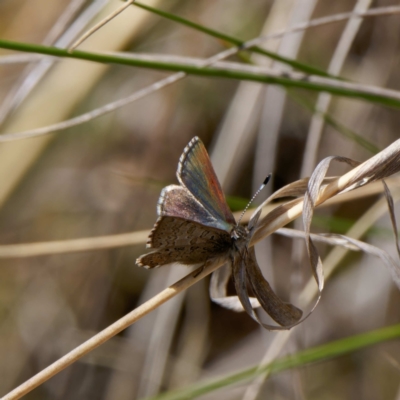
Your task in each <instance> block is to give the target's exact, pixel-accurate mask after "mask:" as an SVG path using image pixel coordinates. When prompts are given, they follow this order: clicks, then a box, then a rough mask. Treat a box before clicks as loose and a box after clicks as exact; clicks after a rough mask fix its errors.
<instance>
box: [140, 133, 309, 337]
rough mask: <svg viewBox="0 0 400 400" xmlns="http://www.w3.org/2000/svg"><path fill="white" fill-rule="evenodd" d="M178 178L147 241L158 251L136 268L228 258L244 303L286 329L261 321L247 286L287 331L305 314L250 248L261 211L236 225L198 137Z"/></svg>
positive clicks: (163, 194)
mask: <svg viewBox="0 0 400 400" xmlns="http://www.w3.org/2000/svg"><path fill="white" fill-rule="evenodd" d="M176 175H177V178H178V181H179V183H180V185H170V186H167V187H165V188H164V189H163V190H162V192H161V195H160V198H159V201H158V206H157V213H158V219H157V221H156V223H155V225H154V227H153V229H152V231H151V232H150V235H149V238H148V241H147V247H148V248H151V249H154V251H152V252H150V253H148V254H144V255H142V256H140V257H139V258H138V259H137V261H136V262H137V264H138V265H139V266H141V267H145V268H157V267H160V266H163V265H166V264H171V263H181V264H185V265H194V264H201V263H203V264H204V263H206V262H207V261H210V260H212V259H214V258H216V257H221V256H223V257H225V258H226V261H227V262H228V263H229V264H230V265H231V268H232V271H233V278H234V283H235V288H236V292H237V294H238V297H239V300H240V302H241V304H242V306H243V308H244V310H245V311H246V312H247V313H248V314H249V315H250V316H251V317H252V318H253V319H255V320H256V321H257V322H259V323H260V324H261V325H263V326H264V327H266V328H267V329H282V328H281V327H275V326H272V325H269V324H264V323H263V322H261V321H260V319H259V317H258V316H257V314H256V313H255V312H254V310H253V305H254V304H253V305H252V302H251V301H250V298H249V294H248V286H250V287H251V289H252V291H253V293H254V294H255V296H256V297H257V299H258V302H259V304H260V305H261V306H262V308H263V309H264V310H265V311H266V312H267V313H268V314H269V315H270V316H271V318H272V319H274V320H275V321H276V322H278V323H279V324H280V325H281V326H283V327H284V329H287V327H291V326H293V325H295V324H297V323H298V322H299V320H300V318H301V316H302V311H301V310H299V309H298V308H297V307H295V306H294V305H292V304H289V303H284V302H283V301H282V300H281V299H280V298H279V297H278V296H277V295H276V294H275V293H274V292H273V291H272V289H271V287H270V286H269V284H268V282H267V281H266V280H265V278H264V277H263V275H262V272H261V270H260V268H259V266H258V264H257V261H256V258H255V252H254V248H249V242H250V239H251V238H252V236H253V234H254V232H255V227H256V224H257V221H258V218H259V216H260V213H261V210H260V211H259V212H257V213H256V214H255V215H253V216H252V218H251V219H250V222H249V224H248V226H247V227H244V226H242V225H239V224H237V223H236V221H235V218H234V216H233V214H232V212H231V210H230V209H229V207H228V204H227V202H226V199H225V196H224V193H223V191H222V189H221V186H220V184H219V181H218V179H217V176H216V174H215V171H214V168H213V166H212V164H211V161H210V158H209V156H208V153H207V150H206V148H205V146H204V144H203V143H202V141H201V140H200V139H199V138H198V137H194V138H193V139H192V140H191V141H190V142H189V144H188V145H187V146H186V147H185V149H184V151H183V154H182V155H181V157H180V159H179V165H178V170H177V174H176ZM214 274H215V273H214ZM216 276H218V275H216ZM224 279H225V278H224Z"/></svg>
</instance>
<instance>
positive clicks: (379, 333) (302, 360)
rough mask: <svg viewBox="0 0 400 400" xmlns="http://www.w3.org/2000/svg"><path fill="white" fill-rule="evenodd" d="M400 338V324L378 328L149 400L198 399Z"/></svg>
mask: <svg viewBox="0 0 400 400" xmlns="http://www.w3.org/2000/svg"><path fill="white" fill-rule="evenodd" d="M399 337H400V324H397V325H393V326H389V327H387V328H382V329H378V330H375V331H372V332H367V333H363V334H360V335H355V336H352V337H349V338H346V339H341V340H337V341H334V342H330V343H328V344H324V345H321V346H316V347H313V348H311V349H308V350H304V351H300V352H298V353H297V354H293V355H291V356H287V357H283V358H281V359H279V360H276V361H273V362H271V363H269V364H267V365H264V366H254V367H251V368H247V369H244V370H242V371H240V372H236V373H234V374H231V375H228V376H225V377H223V378H220V379H216V380H214V381H210V382H204V383H202V384H197V385H193V386H191V387H188V388H186V389H181V390H176V391H173V392H168V393H165V394H161V395H158V396H155V397H152V398H151V399H147V400H184V399H194V398H196V397H198V396H201V395H204V394H207V393H211V392H213V391H215V390H217V389H221V388H224V387H226V386H229V385H233V384H237V383H239V382H241V381H244V380H248V379H252V378H255V377H256V376H258V375H262V374H265V373H266V372H269V373H270V374H274V373H277V372H281V371H285V370H287V369H290V368H297V367H302V366H304V365H307V364H309V363H313V362H316V361H323V360H328V359H331V358H333V357H338V356H342V355H345V354H349V353H352V352H354V351H357V350H360V349H363V348H365V347H368V346H372V345H374V344H377V343H380V342H384V341H387V340H392V339H396V338H399Z"/></svg>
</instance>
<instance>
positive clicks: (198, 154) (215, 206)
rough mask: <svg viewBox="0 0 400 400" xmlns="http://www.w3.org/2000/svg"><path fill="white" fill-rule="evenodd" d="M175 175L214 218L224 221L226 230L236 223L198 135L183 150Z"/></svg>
mask: <svg viewBox="0 0 400 400" xmlns="http://www.w3.org/2000/svg"><path fill="white" fill-rule="evenodd" d="M177 177H178V180H179V182H180V183H181V184H182V185H183V186H185V187H186V188H187V189H188V190H189V191H190V193H192V194H193V196H194V197H195V198H196V199H197V200H198V201H199V202H200V203H201V204H202V205H203V206H204V208H205V209H206V210H207V211H208V212H209V213H210V214H211V215H212V216H213V217H214V218H215V219H217V220H220V221H224V222H225V223H226V225H227V228H226V229H227V230H228V229H229V228H228V227H229V226H231V225H235V224H236V222H235V219H234V218H233V215H232V212H231V210H230V209H229V207H228V204H227V203H226V200H225V196H224V193H223V192H222V189H221V186H220V184H219V182H218V179H217V176H216V175H215V172H214V168H213V166H212V164H211V161H210V158H209V156H208V154H207V150H206V148H205V147H204V145H203V143H202V141H201V140H200V139H199V138H198V137H194V138H193V139H192V140H191V141H190V142H189V144H188V145H187V146H186V148H185V150H184V151H183V154H182V156H181V158H180V160H179V166H178V171H177Z"/></svg>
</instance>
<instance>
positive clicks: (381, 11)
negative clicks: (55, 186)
mask: <svg viewBox="0 0 400 400" xmlns="http://www.w3.org/2000/svg"><path fill="white" fill-rule="evenodd" d="M125 5H126V4H124V6H125ZM121 8H122V7H121ZM124 9H125V8H124ZM117 11H118V10H117ZM122 11H123V10H122ZM122 11H121V12H122ZM396 13H400V6H391V7H380V8H375V9H372V10H369V11H366V12H364V13H362V12H360V13H341V14H336V15H331V16H328V17H323V18H317V19H314V20H311V21H310V22H307V23H305V24H299V25H296V26H294V27H292V28H291V29H288V30H284V31H280V32H277V33H274V34H270V35H266V36H260V37H257V38H255V39H252V40H250V41H248V42H246V43H245V44H243V46H240V47H232V48H230V49H228V50H225V51H222V52H220V53H218V54H216V55H214V56H212V57H210V58H208V59H207V60H204V63H203V64H202V65H201V66H202V67H206V66H210V65H213V64H215V63H216V62H218V61H221V60H223V59H225V58H227V57H230V56H232V55H234V54H236V53H237V52H238V51H240V50H243V49H244V48H246V49H247V48H251V47H252V46H255V45H258V44H260V43H262V42H264V41H266V40H270V39H276V38H279V37H282V36H285V35H286V34H290V33H295V32H298V31H301V30H305V29H309V28H312V27H317V26H322V25H326V24H330V23H335V22H340V21H343V20H346V19H348V18H352V17H372V16H384V15H392V14H396ZM110 19H112V18H110ZM264 71H265V70H264ZM186 76H187V74H186V73H184V72H177V73H175V74H173V75H171V76H169V77H168V78H165V79H162V80H160V81H158V82H155V83H154V84H151V85H149V86H147V87H145V88H143V89H140V90H139V91H137V92H135V93H133V94H132V95H131V96H128V97H126V98H124V99H120V100H117V101H115V102H112V103H109V104H106V105H105V106H102V107H99V108H97V109H95V110H92V111H90V112H87V113H85V114H81V115H80V116H78V117H75V118H71V119H68V120H65V121H63V122H61V123H57V124H52V125H48V126H45V127H42V128H37V129H30V130H27V131H23V132H17V133H13V134H4V135H1V136H0V142H2V141H4V142H6V141H12V140H21V139H26V138H30V137H36V136H42V135H48V134H50V133H52V132H56V131H60V130H63V129H66V128H71V127H73V126H77V125H79V124H82V123H85V122H88V121H91V120H92V119H94V118H98V117H100V116H102V115H105V114H107V113H109V112H112V111H114V110H116V109H118V108H120V107H124V106H125V105H128V104H130V103H132V102H134V101H136V100H139V99H141V98H143V97H145V96H147V95H149V94H151V93H153V92H155V91H157V90H159V89H161V88H163V87H166V86H168V85H170V84H172V83H174V82H177V81H179V80H180V79H183V78H184V77H186ZM290 76H293V75H290ZM304 76H305V75H304V74H300V75H299V76H298V79H299V80H303V79H304ZM309 78H310V77H309ZM313 78H315V77H313ZM332 81H333V80H332ZM321 83H322V82H321ZM360 87H363V85H358V88H360ZM375 90H378V92H379V94H382V93H383V94H384V95H386V94H388V95H389V96H390V95H396V94H397V92H395V91H389V93H387V92H386V90H387V89H381V88H375ZM382 90H384V92H382ZM391 92H394V93H391ZM373 94H376V92H375V93H373ZM398 97H399V96H397V97H395V98H396V99H399V98H398Z"/></svg>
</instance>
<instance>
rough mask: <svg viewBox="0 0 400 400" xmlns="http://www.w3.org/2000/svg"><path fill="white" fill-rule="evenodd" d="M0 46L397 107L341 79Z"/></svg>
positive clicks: (399, 103)
mask: <svg viewBox="0 0 400 400" xmlns="http://www.w3.org/2000/svg"><path fill="white" fill-rule="evenodd" d="M0 48H4V49H10V50H17V51H25V52H29V53H39V54H45V55H49V56H55V57H64V58H73V59H79V60H87V61H94V62H99V63H106V64H108V63H110V64H120V65H129V66H132V67H140V68H150V69H158V70H165V71H175V72H177V71H182V72H185V73H187V74H190V75H197V76H206V77H218V78H228V79H238V80H246V81H253V82H260V83H268V84H276V85H282V86H284V87H297V88H302V89H309V90H313V91H318V92H320V91H324V92H329V93H332V94H335V95H340V96H345V97H352V98H359V99H363V100H367V101H371V102H374V103H380V104H384V105H386V106H392V107H397V108H398V107H400V95H399V96H397V92H394V91H393V93H394V95H385V94H375V93H373V92H372V93H371V92H368V91H366V90H362V86H360V88H357V87H353V88H349V87H348V86H349V85H350V84H348V83H347V87H346V83H345V82H343V84H342V83H341V82H338V81H334V82H332V86H331V84H329V83H328V82H326V83H320V82H314V81H312V79H311V78H312V77H308V76H304V77H303V78H302V79H291V78H290V75H288V74H287V75H286V76H287V77H285V75H282V76H271V75H265V74H258V73H253V72H246V71H237V70H227V69H219V68H212V67H200V66H192V65H186V64H184V65H182V64H179V63H168V62H160V61H148V60H138V59H135V60H133V59H130V58H125V57H121V56H114V55H106V54H97V53H89V52H86V51H80V50H75V51H73V52H68V51H67V50H63V49H59V48H56V47H48V46H43V45H38V44H27V43H20V42H11V41H7V40H0ZM318 79H326V80H327V81H328V80H329V78H323V77H319V78H318ZM353 86H355V85H353Z"/></svg>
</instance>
